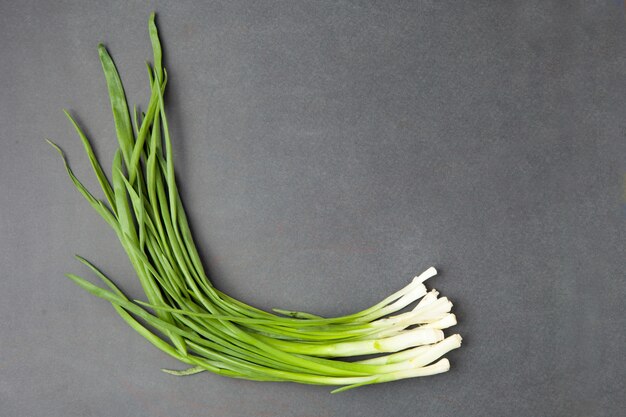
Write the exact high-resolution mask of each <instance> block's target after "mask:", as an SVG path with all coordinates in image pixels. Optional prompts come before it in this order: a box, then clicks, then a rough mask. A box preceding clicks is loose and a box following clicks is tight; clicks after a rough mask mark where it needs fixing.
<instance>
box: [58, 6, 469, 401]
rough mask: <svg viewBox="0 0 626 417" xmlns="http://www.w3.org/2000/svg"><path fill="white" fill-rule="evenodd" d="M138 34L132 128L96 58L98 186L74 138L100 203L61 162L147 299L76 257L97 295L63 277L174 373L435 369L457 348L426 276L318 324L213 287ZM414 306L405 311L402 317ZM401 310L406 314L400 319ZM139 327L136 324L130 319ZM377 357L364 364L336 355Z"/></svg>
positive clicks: (390, 377)
mask: <svg viewBox="0 0 626 417" xmlns="http://www.w3.org/2000/svg"><path fill="white" fill-rule="evenodd" d="M154 19H155V17H154V14H152V15H151V16H150V20H149V34H150V40H151V43H152V49H153V54H154V63H153V66H152V67H151V66H150V65H148V75H149V81H150V92H151V94H150V100H149V104H148V109H147V112H146V113H145V115H143V117H142V119H141V121H140V123H139V116H138V114H137V110H136V108H134V117H133V121H134V124H135V126H134V127H133V122H132V121H131V117H130V113H129V108H128V104H127V102H126V96H125V93H124V89H123V86H122V82H121V80H120V77H119V75H118V72H117V70H116V68H115V64H114V63H113V60H112V59H111V57H110V56H109V54H108V52H107V50H106V48H105V47H104V46H103V45H99V47H98V52H99V56H100V61H101V63H102V68H103V71H104V75H105V79H106V83H107V86H108V92H109V97H110V102H111V108H112V111H113V120H114V123H115V130H116V134H117V140H118V145H119V148H118V150H117V152H116V154H115V157H114V159H113V166H112V175H111V180H109V179H108V178H107V176H106V174H105V172H104V170H103V169H102V167H101V165H100V163H99V162H98V159H97V158H96V156H95V154H94V152H93V150H92V147H91V144H90V142H89V140H88V139H87V137H86V135H85V134H84V132H83V131H82V129H81V128H80V127H79V125H78V124H77V123H76V122H75V121H74V119H72V117H71V116H70V114H69V113H68V112H65V114H66V115H67V117H68V118H69V119H70V121H71V123H72V125H73V127H74V129H75V130H76V132H77V133H78V136H79V137H80V139H81V141H82V143H83V147H84V148H85V151H86V153H87V156H88V158H89V161H90V163H91V166H92V168H93V170H94V172H95V174H96V177H97V179H98V182H99V184H100V186H101V188H102V190H103V192H104V197H105V199H106V201H103V200H99V199H97V198H96V197H94V196H93V194H91V192H89V191H88V190H87V189H86V188H85V187H84V186H83V184H82V183H81V182H80V181H79V180H78V179H77V178H76V176H75V175H74V173H73V172H72V170H71V168H70V167H69V165H68V164H67V161H66V160H65V157H64V156H63V152H62V151H61V149H60V148H59V147H58V146H57V145H55V144H54V143H52V142H50V141H49V143H50V144H51V145H52V146H53V147H54V148H55V149H56V150H57V151H58V152H59V153H60V154H61V156H62V157H63V160H64V162H65V167H66V169H67V172H68V174H69V176H70V179H71V180H72V182H73V184H74V186H75V187H76V188H77V189H78V191H79V192H80V193H81V194H82V195H83V196H84V197H85V198H86V199H87V201H88V202H89V203H90V205H91V206H92V208H93V209H94V210H96V211H97V212H98V214H100V216H102V218H104V220H105V221H106V222H107V224H108V225H109V226H111V228H112V229H113V230H114V231H115V233H116V234H117V237H118V239H119V241H120V243H121V244H122V246H123V248H124V250H125V251H126V254H127V255H128V258H129V260H130V262H131V264H132V266H133V268H134V269H135V272H136V274H137V277H138V279H139V282H140V283H141V286H142V288H143V290H144V292H145V296H146V299H147V301H141V300H130V299H128V298H127V297H126V296H125V295H124V294H123V293H122V291H120V290H119V289H118V288H117V287H116V285H115V284H114V283H113V282H112V281H111V280H110V279H109V278H107V277H106V276H105V275H104V274H103V273H102V272H100V271H99V270H98V269H97V268H96V267H95V266H93V265H92V264H91V263H90V262H88V261H87V260H85V259H84V258H81V257H78V259H79V261H80V262H82V263H83V264H85V265H87V266H88V267H89V268H90V270H91V271H93V272H94V274H95V275H96V276H97V277H98V278H100V280H102V282H103V283H104V284H105V286H106V287H107V288H102V287H98V286H96V285H94V284H92V283H91V282H89V281H87V280H85V279H83V278H81V277H78V276H76V275H73V274H68V275H67V276H68V277H69V278H70V279H71V280H72V281H73V282H75V283H76V284H77V285H78V286H80V287H81V288H83V289H84V290H86V291H87V292H89V293H91V294H93V295H95V296H96V297H99V298H102V299H104V300H106V301H108V302H110V303H111V304H112V305H113V307H114V308H115V310H116V311H117V313H118V314H119V315H120V316H121V317H122V319H123V320H124V321H126V323H127V324H128V325H129V326H131V327H132V328H133V329H135V330H136V331H137V332H138V333H139V334H141V335H142V336H143V337H145V338H146V339H147V340H148V341H149V342H150V343H152V344H153V345H154V346H156V347H157V348H159V349H161V350H162V351H163V352H165V353H167V354H169V355H170V356H172V357H174V358H176V359H178V360H179V361H180V362H181V363H183V364H186V365H188V366H189V367H188V368H187V369H184V370H180V371H174V370H164V371H165V372H168V373H170V374H173V375H179V376H183V375H192V374H196V373H199V372H203V371H210V372H214V373H216V374H220V375H225V376H229V377H234V378H245V379H251V380H257V381H291V382H298V383H304V384H319V385H335V386H340V388H338V389H336V390H335V391H333V392H339V391H343V390H346V389H350V388H354V387H358V386H362V385H368V384H376V383H381V382H388V381H394V380H398V379H404V378H413V377H420V376H426V375H433V374H438V373H442V372H446V371H447V370H448V369H449V367H450V364H449V362H448V360H447V359H445V358H444V359H441V357H442V356H443V355H445V354H446V353H447V352H449V351H451V350H453V349H456V348H458V347H459V346H460V345H461V337H460V336H459V335H452V336H450V337H447V338H445V337H444V334H443V330H444V329H446V328H449V327H451V326H453V325H455V324H456V317H455V316H454V314H452V313H450V311H451V308H452V303H451V302H450V301H449V300H448V299H447V298H445V297H442V298H440V297H438V295H439V294H438V293H437V292H436V291H434V290H433V291H431V292H427V290H426V287H425V286H424V284H423V282H424V281H426V280H427V279H428V278H430V277H432V276H434V275H435V274H436V273H437V271H436V270H435V269H434V268H429V269H427V270H426V271H425V272H424V273H422V274H421V275H419V276H417V277H415V278H414V279H413V281H412V282H411V283H409V284H408V285H407V286H406V287H404V288H403V289H401V290H399V291H397V292H396V293H394V294H392V295H390V296H389V297H387V298H385V299H384V300H382V301H381V302H380V303H378V304H376V305H374V306H372V307H370V308H368V309H365V310H362V311H359V312H357V313H354V314H350V315H346V316H341V317H332V318H323V317H320V316H317V315H314V314H311V313H305V312H298V311H287V310H279V309H274V311H273V312H267V311H263V310H261V309H258V308H255V307H252V306H250V305H248V304H246V303H244V302H242V301H239V300H236V299H234V298H232V297H230V296H228V295H227V294H224V293H223V292H221V291H219V290H218V289H216V288H215V287H214V286H213V284H212V283H211V281H210V280H209V278H208V277H207V275H206V273H205V270H204V267H203V265H202V261H201V259H200V256H199V255H198V251H197V250H196V246H195V244H194V241H193V238H192V234H191V231H190V229H189V225H188V223H187V217H186V215H185V210H184V208H183V205H182V201H181V199H180V195H179V193H178V189H177V187H176V178H175V171H174V162H173V161H174V160H173V157H172V143H171V139H170V135H169V128H168V122H167V116H166V114H165V106H164V101H163V94H164V91H165V86H166V84H167V72H166V71H165V69H164V68H163V67H162V54H161V44H160V41H159V36H158V32H157V28H156V25H155V21H154ZM411 305H414V307H413V308H412V309H411V310H409V311H406V308H407V307H409V306H411ZM401 311H405V312H401ZM139 320H141V321H139ZM361 355H376V356H374V357H371V358H368V359H361V360H356V361H354V360H351V361H347V360H342V359H337V358H342V357H357V356H361Z"/></svg>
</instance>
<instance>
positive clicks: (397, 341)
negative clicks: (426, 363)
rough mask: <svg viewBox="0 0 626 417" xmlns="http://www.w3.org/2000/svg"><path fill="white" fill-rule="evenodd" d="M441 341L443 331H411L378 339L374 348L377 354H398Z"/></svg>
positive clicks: (420, 329)
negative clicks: (408, 349)
mask: <svg viewBox="0 0 626 417" xmlns="http://www.w3.org/2000/svg"><path fill="white" fill-rule="evenodd" d="M440 340H443V331H441V330H439V329H422V328H418V329H413V330H408V331H405V332H402V333H401V334H399V335H397V336H392V337H388V338H385V339H379V340H377V341H375V342H374V348H375V349H376V350H378V351H379V352H398V351H400V350H404V349H407V348H410V347H414V346H421V345H429V344H431V343H436V342H439V341H440Z"/></svg>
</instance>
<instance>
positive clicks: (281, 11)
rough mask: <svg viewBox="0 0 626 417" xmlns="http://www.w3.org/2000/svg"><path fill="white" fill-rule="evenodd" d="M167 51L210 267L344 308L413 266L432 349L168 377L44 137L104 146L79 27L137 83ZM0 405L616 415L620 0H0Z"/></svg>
mask: <svg viewBox="0 0 626 417" xmlns="http://www.w3.org/2000/svg"><path fill="white" fill-rule="evenodd" d="M152 10H156V11H157V12H158V24H159V28H160V30H161V35H162V39H163V43H164V47H165V64H166V67H167V68H168V70H169V74H170V77H171V78H170V83H169V84H168V93H167V104H168V106H169V115H170V123H171V126H172V133H173V137H174V141H175V143H174V148H175V149H174V150H175V155H176V158H175V160H176V166H177V174H178V179H179V184H180V188H181V190H182V196H183V199H184V202H185V204H186V207H187V209H188V212H189V215H190V218H191V222H192V227H193V230H194V232H195V236H196V239H197V242H198V244H199V246H200V247H201V251H202V256H203V258H204V261H205V263H206V265H207V267H208V269H209V270H210V272H211V274H212V277H213V280H214V282H215V283H216V285H217V286H219V287H220V288H221V289H223V290H225V291H227V292H229V293H232V294H233V295H235V296H237V297H239V298H242V299H243V300H246V301H248V302H250V303H252V304H254V305H257V306H260V307H263V308H271V307H283V308H298V309H303V310H305V311H313V312H317V313H319V314H323V315H332V314H340V313H348V312H351V311H354V310H356V309H359V308H363V307H366V306H368V305H369V304H371V303H373V302H375V301H377V300H379V299H381V298H382V297H384V296H386V295H388V294H389V293H390V292H392V291H394V290H396V289H398V288H399V287H401V286H403V285H405V284H406V283H407V282H408V281H409V280H410V279H411V277H412V276H413V275H414V274H416V273H419V272H421V271H422V270H424V269H425V268H427V267H428V266H430V265H435V266H437V267H438V268H439V269H440V270H441V274H440V275H439V276H438V277H437V278H435V279H433V280H432V282H429V285H430V286H432V285H434V286H435V287H437V288H438V289H439V290H441V292H442V293H443V294H445V295H447V296H449V297H450V298H451V299H453V300H454V301H455V309H456V312H457V315H458V316H459V318H460V324H459V325H458V326H457V327H456V328H455V329H456V331H458V332H460V333H461V334H462V335H463V336H464V338H465V342H464V346H463V348H462V349H460V350H458V351H456V352H454V353H452V354H450V355H449V358H450V359H451V362H452V370H451V371H450V372H449V373H447V374H444V375H440V376H435V377H431V378H425V379H414V380H406V381H401V382H397V383H392V384H387V385H378V386H372V387H365V388H362V389H358V390H353V391H349V392H346V393H344V394H341V395H332V396H331V395H330V394H329V393H328V392H329V388H327V387H311V386H299V385H294V384H279V383H274V384H272V383H254V382H247V381H238V380H231V379H226V378H221V377H217V376H214V375H211V374H201V375H197V376H193V377H188V378H176V377H173V376H169V375H166V374H164V373H162V372H161V371H160V370H159V369H160V368H161V367H176V366H177V364H176V362H175V361H173V360H171V359H170V358H168V357H167V356H165V355H164V354H162V353H161V352H160V351H157V350H156V349H155V348H153V347H152V346H151V345H149V344H148V343H147V342H146V341H145V340H144V339H142V338H141V337H140V336H139V335H137V334H135V333H134V332H133V331H132V330H131V329H130V328H128V327H127V326H126V325H125V324H124V323H123V322H122V321H121V319H120V318H119V317H117V315H116V314H115V312H114V311H113V309H112V308H111V306H110V305H109V304H107V303H106V302H104V301H101V300H98V299H95V298H93V297H91V296H89V295H87V294H86V293H84V292H83V291H81V290H80V289H79V288H77V287H76V286H74V285H73V284H72V283H71V282H69V281H68V280H66V279H65V278H64V277H63V274H64V273H66V272H76V273H81V274H85V275H87V272H86V270H85V268H82V267H81V266H80V265H79V264H78V263H77V262H75V261H74V260H73V259H72V255H73V254H74V253H80V254H83V255H85V256H86V257H88V258H89V259H90V260H92V261H94V262H95V263H96V264H97V265H99V266H101V267H102V268H103V270H104V271H105V272H107V273H108V274H110V276H111V277H113V278H114V279H115V280H116V281H117V282H118V283H120V284H121V286H122V287H123V288H124V290H126V291H127V292H128V293H129V294H130V295H131V296H134V297H139V296H140V295H141V292H140V288H139V284H138V282H137V281H136V279H135V278H134V277H133V274H132V270H131V267H130V265H129V263H128V261H127V260H126V258H125V257H124V255H123V252H122V250H121V248H120V247H119V245H118V243H117V241H116V238H115V237H114V235H113V233H112V232H111V231H109V230H108V229H107V227H106V225H105V224H104V222H103V221H102V220H101V219H100V218H98V217H97V215H96V214H95V213H94V212H93V211H92V210H91V209H90V208H89V207H88V205H87V203H86V202H85V201H83V200H82V198H81V197H80V196H79V194H78V193H77V192H76V191H75V190H74V189H73V188H72V186H71V185H70V182H69V180H68V179H67V177H66V175H65V173H64V171H63V167H62V164H61V161H60V160H59V158H58V156H57V155H56V154H55V153H54V152H53V150H52V149H51V148H49V147H48V146H47V145H46V144H45V143H44V141H43V139H44V138H46V137H49V138H52V139H53V140H55V141H57V142H58V143H59V144H60V145H61V146H62V147H63V148H64V149H65V150H66V151H67V153H68V155H69V157H70V161H71V163H72V165H73V167H74V168H75V170H76V172H77V174H78V175H79V176H80V178H82V179H83V180H84V181H85V182H86V183H87V184H88V185H89V186H90V187H92V188H95V187H96V182H95V181H94V180H93V176H92V174H91V172H90V170H89V167H88V162H87V159H86V157H85V156H84V155H83V154H82V151H81V145H80V142H79V140H78V139H77V138H76V137H75V135H74V132H73V131H72V129H71V126H70V125H69V123H68V122H67V121H66V120H65V118H64V116H63V114H62V112H61V109H62V108H64V107H65V108H68V109H70V110H71V111H72V113H73V114H75V115H76V116H77V118H78V120H79V121H80V122H81V123H82V124H83V125H84V127H85V129H86V130H87V132H88V134H89V135H90V137H91V138H92V140H93V141H94V144H95V148H96V150H97V152H98V154H99V155H100V156H101V158H102V160H103V161H105V164H106V165H107V166H108V165H109V163H110V160H111V155H112V152H113V151H114V148H115V140H114V128H113V123H112V119H111V116H110V111H109V104H108V101H107V100H108V99H107V95H106V87H105V83H104V79H103V77H102V75H101V69H100V63H99V61H98V58H97V52H96V45H97V43H98V42H99V41H103V42H105V43H106V45H107V46H108V48H109V50H110V51H111V54H112V56H113V58H114V59H115V61H116V63H117V65H118V68H119V70H120V73H121V76H122V79H123V81H124V82H125V84H126V91H127V95H128V97H129V100H130V101H131V103H139V104H140V105H142V106H144V108H145V105H146V99H147V96H148V88H147V80H146V78H147V77H146V72H145V68H144V60H146V59H148V58H150V46H149V41H148V36H147V20H148V14H149V12H150V11H152ZM0 127H1V129H0V138H1V145H2V147H1V148H0V187H1V188H0V210H1V217H0V236H1V241H0V242H1V245H2V246H1V250H0V266H1V269H0V271H1V273H0V275H1V281H0V288H1V290H0V297H1V299H0V301H1V302H0V317H1V320H0V415H2V416H29V417H33V416H124V415H128V416H164V417H165V416H213V417H215V416H259V417H263V416H285V417H289V416H298V417H324V416H344V415H345V416H348V415H350V416H503V415H516V416H585V417H588V416H616V415H621V414H622V413H623V410H624V408H625V407H626V400H625V398H626V397H624V396H622V395H621V394H620V392H621V393H622V394H623V392H624V390H625V386H624V385H625V384H624V379H625V377H626V365H625V362H624V360H623V359H624V353H625V347H626V332H625V331H624V328H625V325H626V320H625V316H624V312H625V308H624V296H625V295H626V289H625V288H626V285H625V269H626V268H625V266H626V265H625V261H624V255H625V245H624V243H625V237H626V234H625V225H626V200H625V199H626V196H625V193H626V190H625V188H626V184H625V181H626V177H625V175H626V140H625V135H626V19H625V14H624V5H623V4H622V2H620V1H611V0H595V1H590V0H580V1H571V2H564V1H539V0H534V1H516V2H513V1H509V2H488V1H472V2H451V1H450V2H448V1H419V2H413V1H384V2H383V1H381V2H359V1H340V2H328V1H322V2H290V1H285V2H256V1H255V2H240V1H234V2H233V1H223V2H214V1H211V2H205V1H193V2H187V1H185V2H182V1H180V2H143V1H134V2H126V1H117V2H103V1H88V2H86V1H73V2H68V1H60V2H59V1H38V2H37V1H7V0H4V1H2V2H1V3H0Z"/></svg>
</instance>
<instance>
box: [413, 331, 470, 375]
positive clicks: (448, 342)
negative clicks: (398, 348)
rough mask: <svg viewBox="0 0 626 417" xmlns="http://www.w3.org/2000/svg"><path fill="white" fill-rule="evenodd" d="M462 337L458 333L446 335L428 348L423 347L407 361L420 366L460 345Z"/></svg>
mask: <svg viewBox="0 0 626 417" xmlns="http://www.w3.org/2000/svg"><path fill="white" fill-rule="evenodd" d="M462 341H463V338H462V337H461V335H459V334H453V335H452V336H449V337H446V338H445V339H443V340H442V341H441V342H439V343H436V344H434V345H432V346H429V347H428V349H423V350H422V351H421V352H420V353H419V354H418V355H417V356H416V357H415V358H413V359H411V360H409V362H410V363H411V364H412V365H413V366H416V367H422V366H425V365H428V364H429V363H431V362H433V361H435V360H437V359H439V358H440V357H442V356H443V355H445V354H446V353H448V352H450V351H451V350H454V349H458V348H460V347H461V342H462Z"/></svg>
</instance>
